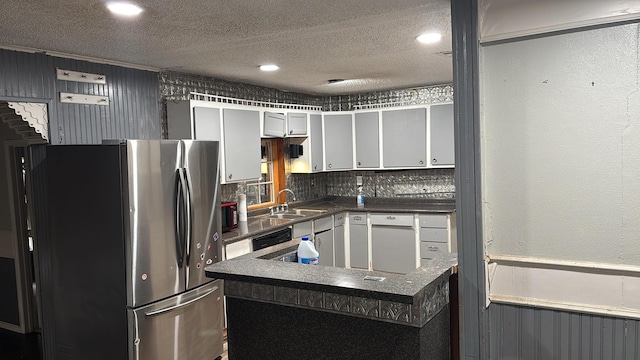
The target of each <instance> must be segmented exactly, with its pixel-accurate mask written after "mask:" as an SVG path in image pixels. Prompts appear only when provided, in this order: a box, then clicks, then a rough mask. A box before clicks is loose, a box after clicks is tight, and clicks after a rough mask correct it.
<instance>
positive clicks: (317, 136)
mask: <svg viewBox="0 0 640 360" xmlns="http://www.w3.org/2000/svg"><path fill="white" fill-rule="evenodd" d="M323 138H324V137H323V135H322V115H320V114H311V115H309V140H310V142H311V154H310V157H311V169H310V170H311V172H319V171H323V170H324V152H323V151H322V144H323Z"/></svg>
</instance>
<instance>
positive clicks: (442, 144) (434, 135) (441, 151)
mask: <svg viewBox="0 0 640 360" xmlns="http://www.w3.org/2000/svg"><path fill="white" fill-rule="evenodd" d="M429 144H430V147H429V150H430V156H429V159H430V160H429V161H430V165H431V166H432V167H452V166H453V165H454V164H455V137H454V133H453V104H438V105H431V106H430V107H429Z"/></svg>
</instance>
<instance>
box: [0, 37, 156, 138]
mask: <svg viewBox="0 0 640 360" xmlns="http://www.w3.org/2000/svg"><path fill="white" fill-rule="evenodd" d="M56 68H61V69H65V70H74V71H82V72H89V73H95V74H103V75H106V78H107V84H105V85H101V84H89V83H79V82H75V81H64V80H57V79H56ZM60 92H71V93H81V94H88V95H103V96H109V102H110V103H109V105H108V106H98V105H77V104H63V103H60V101H59V98H60V95H59V93H60ZM0 98H2V99H3V100H20V101H28V100H29V99H34V100H33V101H36V102H47V103H48V104H49V106H48V110H49V134H50V139H51V143H52V144H97V143H100V142H102V140H104V139H124V138H137V139H160V137H161V121H160V111H159V105H160V86H159V82H158V74H157V73H155V72H150V71H143V70H136V69H130V68H124V67H119V66H113V65H106V64H97V63H91V62H87V61H80V60H74V59H66V58H56V57H52V56H48V55H45V54H40V53H26V52H18V51H11V50H1V49H0Z"/></svg>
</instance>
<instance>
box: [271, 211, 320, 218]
mask: <svg viewBox="0 0 640 360" xmlns="http://www.w3.org/2000/svg"><path fill="white" fill-rule="evenodd" d="M326 212H327V210H316V209H289V210H286V211H281V212H277V213H275V214H267V215H265V217H268V218H272V219H286V220H295V219H300V218H304V217H307V216H315V215H319V214H323V213H326Z"/></svg>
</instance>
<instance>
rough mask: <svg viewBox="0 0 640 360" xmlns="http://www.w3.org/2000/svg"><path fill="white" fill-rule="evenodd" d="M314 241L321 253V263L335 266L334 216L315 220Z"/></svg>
mask: <svg viewBox="0 0 640 360" xmlns="http://www.w3.org/2000/svg"><path fill="white" fill-rule="evenodd" d="M313 241H314V245H315V246H316V250H317V251H318V253H319V254H320V262H319V263H320V265H325V266H333V264H334V262H333V216H327V217H324V218H320V219H316V220H314V221H313Z"/></svg>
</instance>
